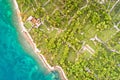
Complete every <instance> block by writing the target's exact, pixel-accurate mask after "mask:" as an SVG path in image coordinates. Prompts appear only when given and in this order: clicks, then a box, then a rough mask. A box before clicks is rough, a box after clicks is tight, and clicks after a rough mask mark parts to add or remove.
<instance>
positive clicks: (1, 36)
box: [0, 0, 60, 80]
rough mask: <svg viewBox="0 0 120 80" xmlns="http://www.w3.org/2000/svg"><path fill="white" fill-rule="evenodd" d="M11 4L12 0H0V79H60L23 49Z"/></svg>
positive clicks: (54, 72)
mask: <svg viewBox="0 0 120 80" xmlns="http://www.w3.org/2000/svg"><path fill="white" fill-rule="evenodd" d="M12 5H13V0H0V80H60V78H59V75H58V73H57V72H56V71H51V72H48V71H47V69H46V68H45V67H43V65H42V63H39V62H40V61H38V59H37V57H34V56H33V55H32V54H31V53H29V51H27V49H24V48H25V47H24V46H23V44H22V43H21V42H20V39H21V38H22V37H20V36H19V34H20V33H19V31H18V29H19V28H17V23H18V21H17V20H16V19H17V18H16V15H15V14H14V10H15V9H14V7H13V6H12ZM21 40H22V39H21ZM26 44H27V43H26Z"/></svg>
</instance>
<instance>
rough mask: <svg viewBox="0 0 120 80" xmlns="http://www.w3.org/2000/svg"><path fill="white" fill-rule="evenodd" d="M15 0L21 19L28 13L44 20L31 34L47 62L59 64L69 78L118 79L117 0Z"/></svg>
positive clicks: (119, 22)
mask: <svg viewBox="0 0 120 80" xmlns="http://www.w3.org/2000/svg"><path fill="white" fill-rule="evenodd" d="M17 1H18V4H19V8H20V10H21V14H22V17H23V21H24V22H25V21H26V19H27V18H28V17H29V16H30V15H32V16H34V17H36V18H40V19H41V22H43V24H42V25H41V26H40V27H39V28H32V29H31V30H30V34H31V36H32V38H33V39H34V41H35V43H36V45H37V47H38V48H39V49H40V50H41V53H42V54H43V55H45V57H46V59H47V60H48V62H49V63H50V64H51V65H52V66H55V65H60V66H61V67H62V68H63V69H64V71H65V73H66V75H67V77H68V79H69V80H119V79H120V76H119V74H120V30H119V28H120V9H119V7H120V1H118V0H106V1H105V0H103V1H104V2H100V0H17ZM114 5H115V7H114ZM27 25H29V24H27ZM26 27H27V28H29V26H26ZM31 27H32V26H31Z"/></svg>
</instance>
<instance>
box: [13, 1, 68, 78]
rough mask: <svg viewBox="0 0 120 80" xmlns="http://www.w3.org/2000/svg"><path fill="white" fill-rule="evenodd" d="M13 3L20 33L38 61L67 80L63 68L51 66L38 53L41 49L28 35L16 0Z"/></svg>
mask: <svg viewBox="0 0 120 80" xmlns="http://www.w3.org/2000/svg"><path fill="white" fill-rule="evenodd" d="M13 3H14V6H15V9H16V14H17V17H18V21H19V26H20V27H21V29H22V31H21V32H22V35H23V37H24V38H25V39H26V41H27V42H28V43H29V44H30V46H31V47H32V49H33V50H34V52H35V54H36V55H37V56H38V57H39V59H40V61H42V63H43V65H44V66H45V67H46V69H48V71H53V70H57V71H58V72H59V74H60V78H61V80H68V79H67V77H66V75H65V73H64V71H63V69H62V68H61V67H60V66H54V67H51V66H50V65H49V64H48V62H47V60H46V59H45V57H44V55H42V54H41V53H40V52H41V51H40V50H39V49H37V47H36V44H35V43H34V41H33V39H32V38H31V36H30V34H29V33H28V31H27V30H26V28H25V27H24V25H23V22H22V17H21V15H20V10H19V7H18V4H17V1H16V0H13Z"/></svg>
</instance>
